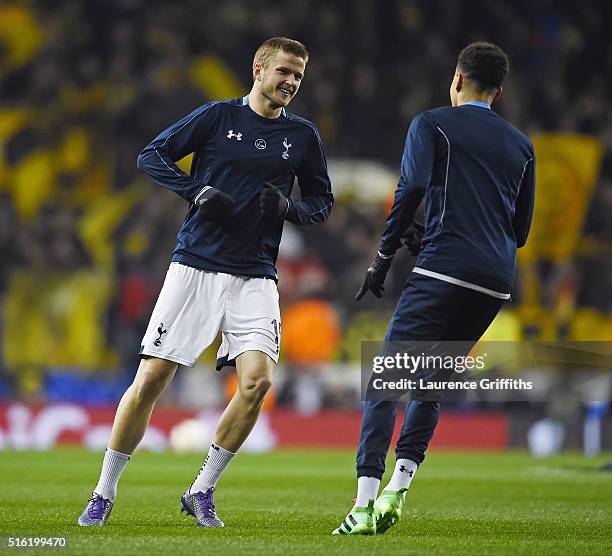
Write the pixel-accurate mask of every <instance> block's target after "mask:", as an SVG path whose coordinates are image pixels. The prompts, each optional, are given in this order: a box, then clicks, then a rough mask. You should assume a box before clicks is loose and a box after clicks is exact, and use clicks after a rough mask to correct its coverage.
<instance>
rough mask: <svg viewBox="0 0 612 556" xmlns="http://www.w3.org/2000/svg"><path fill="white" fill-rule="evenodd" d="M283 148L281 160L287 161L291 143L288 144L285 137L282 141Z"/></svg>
mask: <svg viewBox="0 0 612 556" xmlns="http://www.w3.org/2000/svg"><path fill="white" fill-rule="evenodd" d="M283 147H285V150H284V151H283V154H282V155H281V156H282V157H283V160H287V159H288V158H289V149H290V148H291V143H289V141H288V139H287V138H286V137H285V139H284V140H283Z"/></svg>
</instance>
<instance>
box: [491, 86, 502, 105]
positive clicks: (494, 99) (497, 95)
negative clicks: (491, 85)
mask: <svg viewBox="0 0 612 556" xmlns="http://www.w3.org/2000/svg"><path fill="white" fill-rule="evenodd" d="M503 90H504V88H503V87H502V86H501V85H500V86H499V89H497V93H495V96H494V97H493V102H495V101H496V100H498V99H499V97H501V96H502V92H503ZM491 104H493V103H491Z"/></svg>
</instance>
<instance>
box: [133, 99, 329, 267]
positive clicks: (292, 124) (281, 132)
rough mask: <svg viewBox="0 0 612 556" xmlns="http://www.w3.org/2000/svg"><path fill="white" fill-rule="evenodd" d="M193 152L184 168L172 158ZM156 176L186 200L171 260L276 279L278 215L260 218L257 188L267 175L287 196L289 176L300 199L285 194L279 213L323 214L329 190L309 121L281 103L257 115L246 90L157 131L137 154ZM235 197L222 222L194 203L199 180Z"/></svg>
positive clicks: (295, 216)
mask: <svg viewBox="0 0 612 556" xmlns="http://www.w3.org/2000/svg"><path fill="white" fill-rule="evenodd" d="M190 153H194V157H193V162H192V166H191V172H190V174H186V173H185V172H183V171H182V170H180V169H179V168H178V166H177V165H176V162H177V161H178V160H180V159H181V158H183V157H184V156H186V155H188V154H190ZM138 167H139V168H141V169H142V170H143V171H144V172H145V173H146V174H147V175H148V176H150V177H151V178H152V179H153V180H154V181H155V182H156V183H158V184H159V185H161V186H162V187H165V188H167V189H170V190H171V191H174V192H176V193H178V194H179V195H180V196H181V197H183V198H184V199H185V200H186V201H188V202H189V203H190V206H189V209H188V211H187V215H186V217H185V221H184V222H183V226H182V228H181V231H180V232H179V235H178V242H177V245H176V247H175V249H174V253H173V255H172V261H177V262H180V263H183V264H185V265H188V266H193V267H195V268H201V269H204V270H209V271H214V272H225V273H228V274H233V275H237V276H257V277H268V278H273V279H276V268H275V263H276V258H277V256H278V246H279V243H280V239H281V234H282V230H283V221H282V220H273V219H270V218H264V217H263V216H262V215H261V213H260V209H259V199H258V197H259V193H260V191H261V189H262V184H263V182H264V181H272V182H273V183H274V184H275V185H276V186H277V187H278V188H279V189H280V190H281V191H282V193H283V194H284V195H285V196H286V197H287V198H289V197H290V195H291V190H292V188H293V184H294V181H295V178H296V177H297V181H298V184H299V187H300V192H301V200H299V201H298V200H293V199H289V210H288V211H287V214H286V215H285V220H289V222H293V223H295V224H312V223H317V222H323V221H324V220H326V219H327V217H328V216H329V214H330V212H331V208H332V205H333V203H334V198H333V195H332V192H331V183H330V179H329V176H328V173H327V163H326V160H325V155H324V153H323V148H322V145H321V139H320V137H319V133H318V131H317V129H316V127H315V126H314V125H313V124H312V123H311V122H309V121H307V120H305V119H303V118H300V117H298V116H295V115H293V114H289V113H288V112H286V111H285V110H283V112H282V114H281V116H280V117H278V118H275V119H269V118H264V117H262V116H260V115H259V114H257V113H256V112H254V111H253V110H252V109H251V108H250V107H249V105H248V98H247V97H244V98H239V99H231V100H224V101H217V102H209V103H208V104H205V105H203V106H201V107H200V108H198V109H197V110H195V111H193V112H192V113H191V114H189V115H188V116H186V117H185V118H183V119H182V120H180V121H178V122H177V123H175V124H174V125H172V126H171V127H169V128H168V129H166V130H165V131H164V132H162V133H161V134H160V135H158V136H157V137H156V138H155V139H154V140H153V141H152V142H151V143H150V144H149V145H147V147H145V149H144V150H143V151H142V152H141V153H140V156H139V157H138ZM207 185H208V186H212V187H215V188H217V189H220V190H221V191H224V192H225V193H227V194H228V195H230V196H231V197H232V198H233V199H234V201H235V202H236V207H235V208H234V210H233V212H232V214H231V217H230V218H228V219H227V220H226V221H224V222H218V221H213V220H211V219H207V218H205V217H204V216H203V215H202V214H201V213H200V210H199V209H198V207H197V206H196V205H195V204H194V201H195V199H196V197H197V195H198V194H199V193H200V192H201V191H202V190H203V188H204V187H205V186H207Z"/></svg>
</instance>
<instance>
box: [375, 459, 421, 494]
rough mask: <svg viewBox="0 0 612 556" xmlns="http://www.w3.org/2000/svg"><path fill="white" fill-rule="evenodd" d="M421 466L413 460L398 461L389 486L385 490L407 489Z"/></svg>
mask: <svg viewBox="0 0 612 556" xmlns="http://www.w3.org/2000/svg"><path fill="white" fill-rule="evenodd" d="M418 468H419V466H418V465H417V464H416V463H415V462H414V461H412V460H411V459H398V460H397V461H396V462H395V469H394V470H393V475H391V480H390V481H389V484H388V485H387V486H386V487H385V488H384V489H383V490H400V489H401V488H405V489H407V488H408V487H409V486H410V483H411V482H412V479H413V477H414V474H415V473H416V471H417V469H418Z"/></svg>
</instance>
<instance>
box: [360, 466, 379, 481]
mask: <svg viewBox="0 0 612 556" xmlns="http://www.w3.org/2000/svg"><path fill="white" fill-rule="evenodd" d="M384 473H385V470H384V469H383V470H382V471H381V470H380V469H378V468H377V467H358V468H357V478H359V477H374V478H375V479H378V480H379V481H380V480H381V479H382V476H383V475H384Z"/></svg>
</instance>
